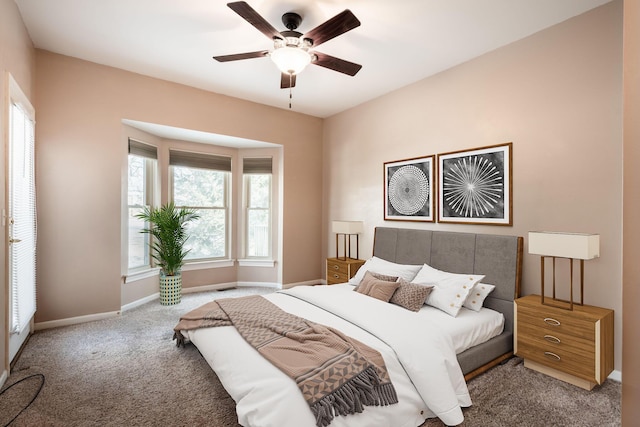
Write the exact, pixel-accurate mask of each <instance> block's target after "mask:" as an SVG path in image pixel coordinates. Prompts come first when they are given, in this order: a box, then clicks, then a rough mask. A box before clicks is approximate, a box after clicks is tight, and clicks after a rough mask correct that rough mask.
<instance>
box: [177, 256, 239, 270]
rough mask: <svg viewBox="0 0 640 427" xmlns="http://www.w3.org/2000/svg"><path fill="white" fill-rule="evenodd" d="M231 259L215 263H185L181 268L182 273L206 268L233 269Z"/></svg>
mask: <svg viewBox="0 0 640 427" xmlns="http://www.w3.org/2000/svg"><path fill="white" fill-rule="evenodd" d="M233 266H234V262H233V260H232V259H222V260H215V261H193V262H187V263H185V265H183V266H182V271H192V270H206V269H208V268H222V267H233Z"/></svg>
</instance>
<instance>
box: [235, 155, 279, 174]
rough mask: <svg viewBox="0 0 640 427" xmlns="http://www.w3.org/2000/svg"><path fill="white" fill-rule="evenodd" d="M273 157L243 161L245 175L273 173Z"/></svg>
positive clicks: (252, 158) (250, 158)
mask: <svg viewBox="0 0 640 427" xmlns="http://www.w3.org/2000/svg"><path fill="white" fill-rule="evenodd" d="M272 163H273V160H272V159H271V157H245V158H244V159H242V172H243V173H252V174H253V173H272Z"/></svg>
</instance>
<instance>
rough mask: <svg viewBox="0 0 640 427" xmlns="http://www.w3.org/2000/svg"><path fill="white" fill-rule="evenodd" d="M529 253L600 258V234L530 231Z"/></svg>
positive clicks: (562, 256) (577, 257)
mask: <svg viewBox="0 0 640 427" xmlns="http://www.w3.org/2000/svg"><path fill="white" fill-rule="evenodd" d="M529 253H530V254H533V255H541V256H553V257H560V258H572V259H593V258H598V257H599V256H600V235H599V234H582V233H556V232H551V231H530V232H529Z"/></svg>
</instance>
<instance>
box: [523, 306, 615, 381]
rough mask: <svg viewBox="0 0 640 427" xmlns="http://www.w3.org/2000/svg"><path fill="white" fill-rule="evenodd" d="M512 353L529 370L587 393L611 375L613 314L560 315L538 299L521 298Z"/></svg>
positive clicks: (580, 309) (584, 310) (581, 310)
mask: <svg viewBox="0 0 640 427" xmlns="http://www.w3.org/2000/svg"><path fill="white" fill-rule="evenodd" d="M548 301H549V299H547V298H545V302H548ZM514 352H515V354H516V355H517V356H520V357H522V358H523V359H524V365H525V366H526V367H527V368H531V369H534V370H536V371H539V372H542V373H544V374H547V375H550V376H552V377H554V378H557V379H560V380H562V381H566V382H568V383H571V384H574V385H577V386H578V387H582V388H584V389H587V390H591V389H592V388H593V387H594V386H595V385H596V384H602V383H603V382H604V380H606V379H607V376H609V374H610V373H611V371H613V310H609V309H606V308H600V307H594V306H590V305H574V306H573V310H564V309H562V308H557V307H552V306H549V305H546V304H545V305H542V304H541V302H540V296H539V295H529V296H526V297H523V298H519V299H517V300H516V301H515V334H514Z"/></svg>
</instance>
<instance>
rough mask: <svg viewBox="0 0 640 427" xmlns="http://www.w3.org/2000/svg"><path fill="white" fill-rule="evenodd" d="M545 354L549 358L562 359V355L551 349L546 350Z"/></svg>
mask: <svg viewBox="0 0 640 427" xmlns="http://www.w3.org/2000/svg"><path fill="white" fill-rule="evenodd" d="M544 355H545V356H547V357H548V358H549V359H555V360H558V361H560V356H558V355H557V354H555V353H552V352H550V351H545V352H544Z"/></svg>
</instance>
